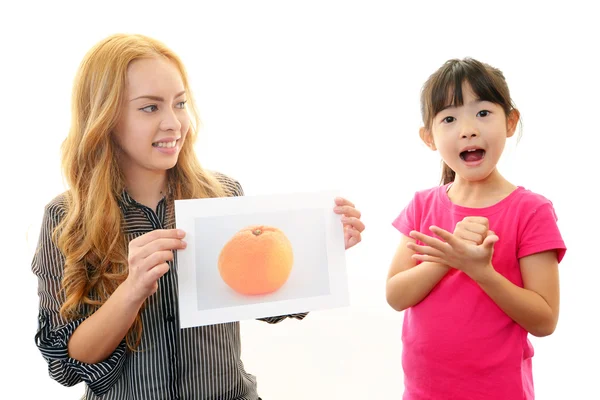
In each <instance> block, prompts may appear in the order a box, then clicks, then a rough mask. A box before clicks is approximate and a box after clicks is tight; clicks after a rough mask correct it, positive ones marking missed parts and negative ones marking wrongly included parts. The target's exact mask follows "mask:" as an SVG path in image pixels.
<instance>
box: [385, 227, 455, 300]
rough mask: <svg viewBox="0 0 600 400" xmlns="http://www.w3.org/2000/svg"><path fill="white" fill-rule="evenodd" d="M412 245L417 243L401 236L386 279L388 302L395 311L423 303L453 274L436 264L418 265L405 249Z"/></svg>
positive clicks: (410, 251)
mask: <svg viewBox="0 0 600 400" xmlns="http://www.w3.org/2000/svg"><path fill="white" fill-rule="evenodd" d="M409 242H412V243H415V240H414V239H412V238H410V237H408V236H405V235H402V238H401V239H400V245H399V246H398V249H397V250H396V254H395V255H394V258H393V260H392V264H391V266H390V270H389V273H388V278H387V285H386V298H387V302H388V304H389V305H390V306H391V307H392V308H393V309H394V310H396V311H403V310H405V309H407V308H409V307H412V306H414V305H416V304H418V303H419V302H421V300H423V299H424V298H425V297H427V295H428V294H429V293H430V292H431V290H432V289H433V288H434V287H435V285H437V284H438V282H439V281H440V280H442V278H443V277H444V276H445V275H446V274H447V273H448V271H449V270H450V268H449V267H447V266H445V265H442V264H438V263H433V262H423V263H420V264H419V265H417V262H416V261H415V260H414V259H413V258H412V257H411V256H412V255H413V254H415V253H414V252H413V251H412V250H410V249H409V248H408V247H407V246H406V244H407V243H409Z"/></svg>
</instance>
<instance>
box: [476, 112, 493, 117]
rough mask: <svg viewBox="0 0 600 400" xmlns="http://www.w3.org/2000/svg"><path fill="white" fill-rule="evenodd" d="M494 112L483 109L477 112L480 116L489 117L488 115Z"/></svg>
mask: <svg viewBox="0 0 600 400" xmlns="http://www.w3.org/2000/svg"><path fill="white" fill-rule="evenodd" d="M491 113H492V112H491V111H488V110H481V111H479V112H478V113H477V116H478V117H487V116H488V115H490V114H491Z"/></svg>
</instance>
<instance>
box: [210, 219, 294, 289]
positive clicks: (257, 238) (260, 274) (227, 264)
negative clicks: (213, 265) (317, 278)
mask: <svg viewBox="0 0 600 400" xmlns="http://www.w3.org/2000/svg"><path fill="white" fill-rule="evenodd" d="M293 264H294V252H293V249H292V243H291V242H290V240H289V239H288V238H287V236H286V235H285V233H283V231H282V230H280V229H278V228H276V227H273V226H269V225H251V226H246V227H245V228H243V229H241V230H239V231H238V232H236V233H235V234H234V235H233V236H232V237H231V238H230V239H229V241H227V243H226V244H225V245H224V246H223V248H222V249H221V252H220V254H219V258H218V268H219V274H220V275H221V278H222V279H223V281H224V282H225V283H226V284H227V285H228V286H229V287H230V288H232V289H233V290H234V291H236V292H237V293H240V294H243V295H263V294H269V293H273V292H276V291H277V290H278V289H280V288H281V287H282V286H283V285H284V284H285V282H286V281H287V280H288V278H289V276H290V273H291V272H292V266H293Z"/></svg>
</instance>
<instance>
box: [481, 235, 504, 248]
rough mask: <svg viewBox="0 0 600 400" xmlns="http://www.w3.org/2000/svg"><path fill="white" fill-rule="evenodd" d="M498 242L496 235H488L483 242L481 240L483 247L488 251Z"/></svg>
mask: <svg viewBox="0 0 600 400" xmlns="http://www.w3.org/2000/svg"><path fill="white" fill-rule="evenodd" d="M498 240H500V238H499V237H498V236H497V235H494V234H492V235H488V236H487V237H486V238H485V239H484V240H483V246H484V247H486V248H488V249H490V248H493V247H494V244H495V243H496V242H497V241H498Z"/></svg>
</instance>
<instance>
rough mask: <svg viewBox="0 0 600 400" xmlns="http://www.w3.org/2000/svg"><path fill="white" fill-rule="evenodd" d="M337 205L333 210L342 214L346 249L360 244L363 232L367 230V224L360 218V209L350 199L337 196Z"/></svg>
mask: <svg viewBox="0 0 600 400" xmlns="http://www.w3.org/2000/svg"><path fill="white" fill-rule="evenodd" d="M335 204H336V207H335V208H334V209H333V211H334V212H335V213H336V214H342V223H343V224H344V244H345V246H346V250H348V249H349V248H350V247H352V246H354V245H356V244H358V243H359V242H360V241H361V240H362V237H361V233H362V231H364V230H365V224H363V222H362V221H361V220H360V211H358V210H357V209H356V208H354V204H352V203H351V202H350V201H348V200H346V199H344V198H341V197H337V198H336V199H335Z"/></svg>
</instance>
